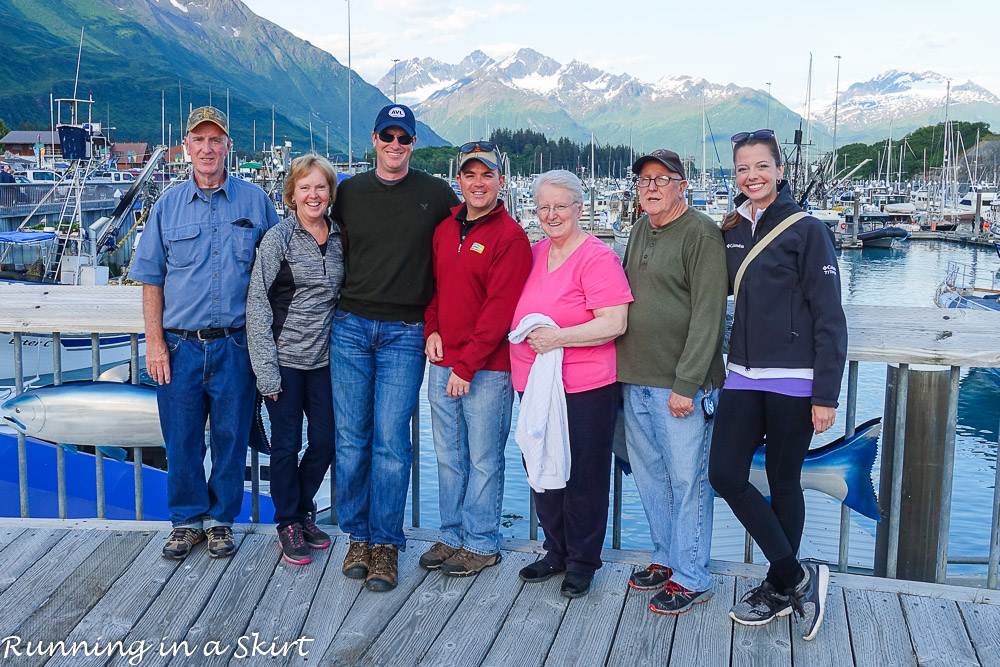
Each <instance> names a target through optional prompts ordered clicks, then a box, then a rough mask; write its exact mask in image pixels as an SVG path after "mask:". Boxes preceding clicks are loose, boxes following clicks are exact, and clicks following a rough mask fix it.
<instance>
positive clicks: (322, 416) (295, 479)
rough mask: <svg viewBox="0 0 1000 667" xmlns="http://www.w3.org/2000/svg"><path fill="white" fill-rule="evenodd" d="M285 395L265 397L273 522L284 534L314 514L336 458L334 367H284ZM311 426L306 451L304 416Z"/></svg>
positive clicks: (283, 389)
mask: <svg viewBox="0 0 1000 667" xmlns="http://www.w3.org/2000/svg"><path fill="white" fill-rule="evenodd" d="M278 370H279V371H280V373H281V393H280V394H278V400H276V401H274V400H271V399H270V398H267V397H266V396H265V397H264V405H265V406H266V407H267V414H268V416H269V417H270V418H271V500H273V501H274V522H275V523H276V524H278V528H279V529H281V528H285V527H286V526H289V525H291V524H293V523H296V522H298V521H302V520H304V519H305V518H306V516H307V515H308V514H309V512H311V511H312V509H313V497H314V496H315V495H316V492H317V491H318V490H319V487H320V484H322V483H323V478H324V476H326V471H327V470H328V469H329V468H330V462H331V461H333V454H334V444H333V438H334V428H333V388H332V385H331V384H330V367H329V366H323V367H322V368H316V369H313V370H309V371H304V370H299V369H297V368H286V367H285V366H280V367H279V368H278ZM303 414H304V415H305V416H306V418H307V419H308V420H309V424H308V428H307V433H306V435H307V436H308V438H309V446H308V447H306V453H305V454H303V455H302V460H301V461H300V460H299V452H300V451H301V450H302V415H303Z"/></svg>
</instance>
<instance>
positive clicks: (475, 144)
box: [458, 141, 497, 155]
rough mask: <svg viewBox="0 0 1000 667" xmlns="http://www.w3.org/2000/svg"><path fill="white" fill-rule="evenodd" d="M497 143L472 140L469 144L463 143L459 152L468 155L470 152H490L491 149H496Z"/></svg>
mask: <svg viewBox="0 0 1000 667" xmlns="http://www.w3.org/2000/svg"><path fill="white" fill-rule="evenodd" d="M496 149H497V145H496V144H494V143H491V142H489V141H470V142H469V143H467V144H462V145H461V146H459V148H458V152H459V153H461V154H463V155H468V154H469V153H479V152H482V153H489V152H490V151H495V150H496Z"/></svg>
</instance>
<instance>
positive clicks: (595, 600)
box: [545, 563, 633, 665]
mask: <svg viewBox="0 0 1000 667" xmlns="http://www.w3.org/2000/svg"><path fill="white" fill-rule="evenodd" d="M632 571H633V568H632V567H631V566H629V565H624V564H622V563H605V564H604V566H603V567H602V568H601V569H600V570H598V571H597V574H595V575H594V582H593V584H591V587H590V592H589V593H588V594H587V595H584V596H583V597H581V598H576V599H575V600H570V603H569V608H568V609H567V610H566V614H565V615H564V616H563V619H562V623H560V625H559V631H558V632H557V633H556V639H555V641H554V642H553V644H552V648H551V649H549V655H548V658H547V659H546V661H545V664H547V665H583V664H603V663H604V660H605V659H606V658H607V655H608V653H609V652H610V650H611V643H612V641H614V638H615V631H616V630H617V629H618V619H619V617H621V614H622V607H623V606H624V605H625V592H626V591H627V590H628V578H629V576H630V575H631V574H632Z"/></svg>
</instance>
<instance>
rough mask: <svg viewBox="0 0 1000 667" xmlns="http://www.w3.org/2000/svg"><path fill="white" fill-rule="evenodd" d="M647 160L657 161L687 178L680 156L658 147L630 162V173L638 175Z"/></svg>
mask: <svg viewBox="0 0 1000 667" xmlns="http://www.w3.org/2000/svg"><path fill="white" fill-rule="evenodd" d="M647 162H659V163H660V164H662V165H663V166H664V167H666V168H667V169H669V170H670V171H672V172H674V173H675V174H677V175H678V176H680V177H681V178H683V179H684V180H687V177H686V176H685V175H684V165H682V164H681V157H680V156H679V155H678V154H677V153H675V152H673V151H668V150H667V149H665V148H658V149H657V150H655V151H653V152H652V153H650V154H649V155H643V156H642V157H641V158H639V159H638V160H636V161H635V162H634V163H633V164H632V173H633V174H636V175H638V174H639V172H640V171H642V168H643V167H644V166H645V165H646V163H647Z"/></svg>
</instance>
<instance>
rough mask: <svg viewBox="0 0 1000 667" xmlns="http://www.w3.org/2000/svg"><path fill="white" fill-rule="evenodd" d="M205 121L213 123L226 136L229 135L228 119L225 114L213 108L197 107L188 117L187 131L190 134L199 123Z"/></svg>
mask: <svg viewBox="0 0 1000 667" xmlns="http://www.w3.org/2000/svg"><path fill="white" fill-rule="evenodd" d="M205 121H208V122H209V123H215V124H216V125H218V126H219V127H220V128H222V131H223V132H225V133H226V134H227V135H228V134H229V119H228V118H227V117H226V114H224V113H223V112H221V111H219V110H218V109H216V108H215V107H198V108H197V109H195V110H194V111H192V112H191V115H190V116H188V122H187V131H188V132H190V131H191V130H193V129H194V128H195V127H197V126H198V125H199V124H200V123H204V122H205Z"/></svg>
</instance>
